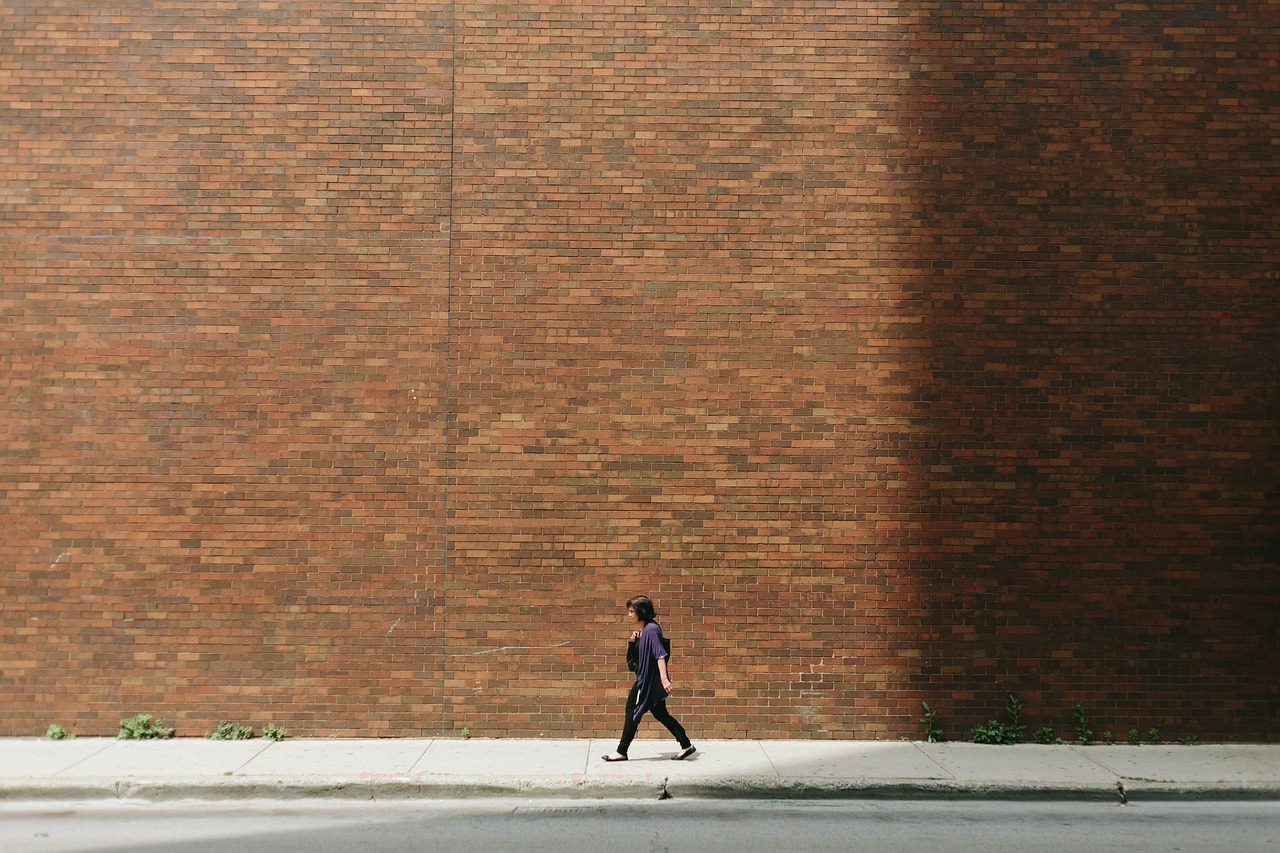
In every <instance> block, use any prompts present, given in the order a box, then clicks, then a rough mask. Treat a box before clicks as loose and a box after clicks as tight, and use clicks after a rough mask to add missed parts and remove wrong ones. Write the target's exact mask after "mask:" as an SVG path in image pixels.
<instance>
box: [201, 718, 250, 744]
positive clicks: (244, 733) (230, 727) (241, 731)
mask: <svg viewBox="0 0 1280 853" xmlns="http://www.w3.org/2000/svg"><path fill="white" fill-rule="evenodd" d="M252 737H253V726H246V725H242V724H240V723H229V722H227V721H226V720H223V721H222V722H220V723H218V727H217V728H216V729H214V730H213V731H211V732H209V734H208V738H209V740H249V739H251V738H252Z"/></svg>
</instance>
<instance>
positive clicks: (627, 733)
mask: <svg viewBox="0 0 1280 853" xmlns="http://www.w3.org/2000/svg"><path fill="white" fill-rule="evenodd" d="M639 690H640V685H639V683H636V684H633V685H631V695H630V696H628V697H627V721H626V722H625V723H623V725H622V739H621V740H620V741H618V754H619V755H626V754H627V750H628V749H630V748H631V741H633V740H635V739H636V730H637V729H639V728H640V723H639V722H638V721H637V720H635V719H634V717H635V713H636V693H637V692H639ZM649 713H650V714H653V718H654V719H655V720H657V721H658V722H660V723H662V724H663V725H664V726H666V727H667V731H669V732H671V735H672V736H673V737H674V738H675V739H676V740H677V741H678V742H679V743H680V748H681V749H688V748H689V747H690V745H691V744H690V742H689V736H688V735H687V734H685V733H684V726H682V725H680V721H679V720H677V719H676V718H675V717H673V716H671V714H669V713H668V712H667V703H666V702H659V703H658V704H656V705H654V706H653V707H652V708H650V709H649Z"/></svg>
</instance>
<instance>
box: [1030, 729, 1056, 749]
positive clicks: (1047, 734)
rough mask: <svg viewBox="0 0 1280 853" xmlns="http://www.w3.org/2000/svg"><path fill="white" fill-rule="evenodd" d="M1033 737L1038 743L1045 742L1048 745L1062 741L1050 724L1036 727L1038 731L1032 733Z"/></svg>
mask: <svg viewBox="0 0 1280 853" xmlns="http://www.w3.org/2000/svg"><path fill="white" fill-rule="evenodd" d="M1031 738H1032V740H1034V741H1035V742H1036V743H1039V744H1045V745H1047V746H1048V745H1053V744H1060V743H1062V738H1060V737H1058V736H1057V735H1055V734H1054V733H1053V728H1052V727H1050V726H1041V727H1040V728H1038V729H1036V733H1035V734H1034V735H1032V736H1031Z"/></svg>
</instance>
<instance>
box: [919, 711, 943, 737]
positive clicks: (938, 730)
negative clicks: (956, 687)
mask: <svg viewBox="0 0 1280 853" xmlns="http://www.w3.org/2000/svg"><path fill="white" fill-rule="evenodd" d="M920 706H921V707H922V708H924V716H923V717H921V718H920V722H921V723H923V724H924V739H925V742H926V743H941V742H942V723H941V722H939V720H938V712H937V711H935V710H933V709H932V708H930V707H929V703H928V702H921V703H920Z"/></svg>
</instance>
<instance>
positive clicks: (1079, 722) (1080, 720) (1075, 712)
mask: <svg viewBox="0 0 1280 853" xmlns="http://www.w3.org/2000/svg"><path fill="white" fill-rule="evenodd" d="M1071 714H1072V716H1074V717H1075V718H1076V740H1078V741H1079V742H1080V743H1081V744H1082V745H1084V746H1088V745H1089V744H1091V743H1093V729H1091V728H1089V718H1088V717H1086V716H1085V715H1084V708H1083V707H1082V706H1081V705H1080V703H1079V702H1077V703H1076V704H1075V707H1074V708H1072V710H1071Z"/></svg>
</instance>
